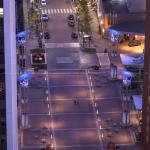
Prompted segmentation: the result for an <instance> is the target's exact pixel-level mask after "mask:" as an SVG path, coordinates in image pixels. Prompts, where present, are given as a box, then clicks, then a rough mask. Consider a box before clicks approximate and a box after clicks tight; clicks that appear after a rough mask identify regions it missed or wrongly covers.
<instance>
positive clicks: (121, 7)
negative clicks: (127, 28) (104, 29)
mask: <svg viewBox="0 0 150 150" xmlns="http://www.w3.org/2000/svg"><path fill="white" fill-rule="evenodd" d="M102 4H103V10H104V13H110V12H112V11H113V12H115V13H128V8H127V5H126V1H125V0H121V1H118V0H102Z"/></svg>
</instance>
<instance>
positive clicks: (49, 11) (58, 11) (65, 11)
mask: <svg viewBox="0 0 150 150" xmlns="http://www.w3.org/2000/svg"><path fill="white" fill-rule="evenodd" d="M41 11H42V14H51V15H56V14H71V13H75V11H74V10H72V9H70V8H66V9H57V8H54V9H42V10H41Z"/></svg>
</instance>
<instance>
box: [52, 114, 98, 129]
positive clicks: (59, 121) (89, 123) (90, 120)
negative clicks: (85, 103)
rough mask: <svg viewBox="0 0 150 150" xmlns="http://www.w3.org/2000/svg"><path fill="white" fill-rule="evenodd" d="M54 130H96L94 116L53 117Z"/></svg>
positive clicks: (70, 115) (71, 115)
mask: <svg viewBox="0 0 150 150" xmlns="http://www.w3.org/2000/svg"><path fill="white" fill-rule="evenodd" d="M53 122H54V129H55V130H57V129H58V130H59V129H61V130H63V129H72V130H74V129H78V128H96V122H95V117H94V114H69V115H56V116H54V115H53Z"/></svg>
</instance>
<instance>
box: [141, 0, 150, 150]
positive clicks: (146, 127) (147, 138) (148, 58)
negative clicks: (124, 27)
mask: <svg viewBox="0 0 150 150" xmlns="http://www.w3.org/2000/svg"><path fill="white" fill-rule="evenodd" d="M146 7H147V8H146V32H145V54H144V90H143V91H144V92H143V110H142V148H141V149H142V150H149V149H150V28H149V27H150V1H149V0H147V3H146Z"/></svg>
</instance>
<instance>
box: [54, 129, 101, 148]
mask: <svg viewBox="0 0 150 150" xmlns="http://www.w3.org/2000/svg"><path fill="white" fill-rule="evenodd" d="M91 137H92V138H91ZM55 140H56V143H57V145H59V146H66V147H67V146H72V147H73V145H74V146H75V145H81V147H82V145H87V146H88V145H90V146H92V145H99V144H100V143H99V137H98V134H97V130H95V129H94V130H90V129H87V130H84V129H83V130H75V131H73V130H72V131H57V132H55Z"/></svg>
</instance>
